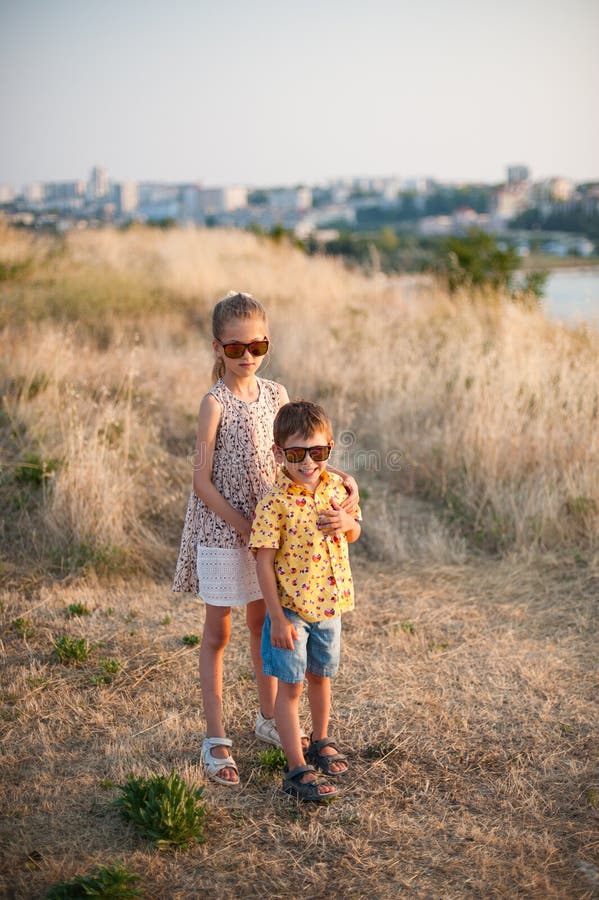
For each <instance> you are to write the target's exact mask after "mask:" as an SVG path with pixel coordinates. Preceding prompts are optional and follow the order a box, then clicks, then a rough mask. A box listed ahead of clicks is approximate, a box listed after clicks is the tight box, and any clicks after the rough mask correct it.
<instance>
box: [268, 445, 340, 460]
mask: <svg viewBox="0 0 599 900" xmlns="http://www.w3.org/2000/svg"><path fill="white" fill-rule="evenodd" d="M279 450H282V451H283V453H284V454H285V459H286V460H287V462H290V463H300V462H303V461H304V460H305V458H306V453H309V454H310V458H311V459H313V460H314V462H324V461H325V459H328V458H329V456H330V455H331V448H330V447H329V445H328V444H327V445H326V446H324V447H279Z"/></svg>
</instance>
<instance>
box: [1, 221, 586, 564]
mask: <svg viewBox="0 0 599 900" xmlns="http://www.w3.org/2000/svg"><path fill="white" fill-rule="evenodd" d="M0 261H1V262H2V272H3V273H4V280H3V281H2V282H1V283H0V323H2V324H3V328H2V331H1V332H0V342H1V346H0V359H1V360H2V362H1V363H0V383H1V385H2V392H3V403H2V420H1V423H0V425H1V434H2V458H3V472H2V483H1V485H0V493H1V495H2V498H3V500H4V502H5V504H7V506H8V509H9V513H8V515H9V519H10V523H11V525H10V529H9V532H10V533H9V534H8V535H7V538H8V543H9V545H12V549H9V550H8V552H7V551H5V554H4V559H5V562H7V563H9V564H10V563H11V562H15V560H16V559H17V558H18V557H19V554H21V555H22V554H23V553H25V554H26V558H27V565H28V567H29V568H30V567H31V566H32V565H33V566H38V565H39V566H41V567H42V568H45V567H47V566H50V567H52V568H53V569H54V570H65V569H66V570H71V569H73V568H75V569H77V568H78V567H79V566H80V565H82V564H86V563H90V564H94V565H97V566H100V567H102V566H104V567H108V568H119V569H122V567H123V566H125V567H131V566H133V567H140V566H141V567H146V568H150V569H152V570H155V569H156V567H158V568H161V567H162V568H163V569H164V571H167V570H168V569H169V568H170V567H172V558H173V553H174V552H175V549H176V542H177V539H178V534H177V531H178V528H179V525H180V518H181V508H182V504H183V498H184V494H185V492H186V490H187V488H188V485H189V481H190V467H189V464H188V462H187V460H186V456H187V454H188V453H189V452H190V451H191V449H192V448H193V441H194V427H195V416H196V410H197V408H198V405H199V400H200V398H201V396H202V394H203V393H204V392H205V390H206V389H207V388H208V387H209V386H210V378H209V374H210V370H211V350H210V343H209V338H210V334H209V315H210V310H211V307H212V305H213V303H214V301H215V299H217V298H218V297H219V296H220V295H221V294H222V293H224V292H225V291H226V290H227V289H228V288H230V287H231V286H234V287H236V288H238V289H251V290H252V291H253V293H254V294H255V295H256V296H257V297H259V298H261V299H262V300H263V302H264V303H265V305H266V307H267V309H268V310H269V314H270V319H271V332H272V337H273V352H272V361H271V362H270V365H269V367H268V368H267V369H266V370H263V372H264V374H266V375H267V376H270V377H273V378H275V379H278V380H281V381H282V382H283V383H284V384H285V385H286V386H287V388H288V390H289V393H290V395H291V396H292V397H298V396H302V397H309V398H313V399H316V400H320V401H322V402H323V403H324V404H325V405H326V407H327V408H328V410H329V411H330V413H331V415H332V417H333V421H334V423H335V426H336V431H337V451H336V461H337V464H338V465H340V466H342V467H345V468H348V469H352V470H354V471H355V472H356V475H357V476H358V478H359V480H360V482H361V483H362V485H363V487H364V492H365V494H366V495H367V496H369V497H370V498H371V502H372V504H373V505H374V506H376V510H377V515H376V516H375V517H372V519H373V522H376V524H373V528H372V529H371V531H370V534H369V535H368V536H367V539H368V542H369V551H370V554H371V555H377V554H378V555H382V556H391V557H393V558H395V557H396V556H397V554H399V555H400V556H405V554H406V553H407V554H408V555H409V556H413V554H414V553H418V552H420V553H424V554H427V553H431V552H434V553H435V554H436V558H440V559H443V560H448V559H454V558H461V555H462V554H463V546H464V545H463V539H465V540H466V541H467V542H468V543H469V545H470V546H473V547H478V548H481V549H484V550H489V551H491V552H499V553H506V552H513V551H516V552H527V553H528V552H539V551H540V552H543V553H544V552H548V551H549V552H562V551H565V552H566V553H568V554H570V555H571V556H572V557H573V558H576V559H579V560H580V561H581V564H585V563H587V562H589V561H590V560H591V559H592V558H593V557H594V555H595V554H596V552H597V546H598V537H599V524H598V523H599V428H597V415H598V403H599V397H598V394H599V389H598V384H599V378H598V367H599V365H598V360H599V352H598V351H599V334H598V333H597V332H596V331H593V330H591V329H586V328H583V327H579V328H578V329H570V328H567V327H566V326H565V325H562V324H560V323H558V322H552V321H549V320H547V319H546V318H545V316H544V315H543V314H542V312H541V311H531V310H527V309H525V308H523V307H521V306H516V305H514V304H512V303H509V302H507V301H505V302H503V301H502V300H501V298H497V297H492V298H491V297H488V298H486V300H479V301H478V302H472V300H471V299H469V298H458V299H457V300H454V301H450V300H449V299H448V298H447V297H446V296H444V295H442V294H441V293H440V292H438V291H436V290H435V289H434V287H431V288H430V289H429V290H428V291H420V292H418V291H415V290H414V289H412V290H410V289H409V286H406V283H405V282H402V281H401V280H399V279H391V278H387V277H385V276H382V275H381V276H377V277H375V278H371V279H369V278H367V277H365V276H364V275H362V274H359V273H356V272H350V271H348V270H346V269H344V268H343V267H342V266H341V265H339V264H337V263H335V262H334V261H331V260H328V259H308V258H306V257H304V256H303V255H302V254H301V252H299V251H297V250H295V249H294V248H292V247H289V246H286V245H275V244H273V243H272V242H269V241H267V240H264V239H263V240H259V239H257V238H256V237H255V236H253V235H249V234H243V233H239V232H217V231H193V230H190V231H169V232H166V233H163V232H159V231H156V230H143V229H139V230H138V229H134V230H132V231H129V232H127V233H117V232H111V231H101V232H96V233H91V232H84V233H75V234H71V235H69V236H68V237H67V238H66V239H64V240H62V239H61V240H52V239H49V238H48V239H46V238H44V239H34V238H30V237H29V236H27V235H24V234H20V233H19V234H17V233H11V232H7V231H4V232H3V233H2V235H1V242H0ZM398 493H401V494H402V495H403V496H405V495H410V496H416V497H419V498H425V499H427V500H430V501H433V502H434V504H435V505H436V507H437V510H438V516H437V518H436V520H435V524H434V525H433V526H432V528H433V532H434V533H433V534H431V533H430V528H429V533H422V534H420V535H419V540H416V541H415V540H414V535H413V534H412V535H411V539H410V540H411V544H410V547H409V549H406V546H405V540H404V539H403V538H402V535H401V522H400V521H399V518H398V517H399V516H400V513H401V504H400V503H399V502H398Z"/></svg>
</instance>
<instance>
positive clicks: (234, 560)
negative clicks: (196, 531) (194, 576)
mask: <svg viewBox="0 0 599 900" xmlns="http://www.w3.org/2000/svg"><path fill="white" fill-rule="evenodd" d="M198 583H199V590H198V593H199V595H200V597H201V598H202V600H203V601H204V603H209V604H210V605H211V606H245V605H246V604H247V603H251V602H252V600H260V599H261V597H262V591H261V590H260V585H259V584H258V576H257V575H256V562H255V560H254V556H253V554H252V553H251V552H250V551H249V550H248V549H247V548H246V547H244V548H242V549H240V550H236V549H223V548H221V547H203V546H201V545H199V546H198Z"/></svg>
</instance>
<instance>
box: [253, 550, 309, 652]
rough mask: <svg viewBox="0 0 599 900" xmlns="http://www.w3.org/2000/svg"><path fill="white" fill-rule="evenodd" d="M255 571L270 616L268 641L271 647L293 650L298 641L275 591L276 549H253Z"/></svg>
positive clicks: (293, 627) (296, 634)
mask: <svg viewBox="0 0 599 900" xmlns="http://www.w3.org/2000/svg"><path fill="white" fill-rule="evenodd" d="M254 552H255V554H256V571H257V573H258V582H259V584H260V588H261V589H262V596H263V597H264V602H265V603H266V609H267V610H268V614H269V616H270V641H271V644H272V645H273V647H280V648H281V649H283V650H293V642H294V641H297V640H298V637H299V635H298V633H297V631H296V629H295V626H294V625H293V624H292V623H291V622H290V621H289V619H287V618H286V617H285V614H284V612H283V607H282V606H281V602H280V600H279V593H278V591H277V579H276V576H275V554H276V552H277V551H276V548H272V547H258V548H256V549H255V551H254Z"/></svg>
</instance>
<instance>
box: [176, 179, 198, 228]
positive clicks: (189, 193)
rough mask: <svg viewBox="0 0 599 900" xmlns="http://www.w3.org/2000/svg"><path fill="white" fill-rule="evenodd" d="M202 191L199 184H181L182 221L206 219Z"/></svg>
mask: <svg viewBox="0 0 599 900" xmlns="http://www.w3.org/2000/svg"><path fill="white" fill-rule="evenodd" d="M200 191H201V187H200V185H199V184H183V185H181V209H180V213H179V219H180V221H181V222H187V223H199V222H202V221H203V220H204V213H203V211H202V203H201V199H200Z"/></svg>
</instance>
